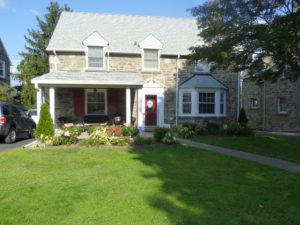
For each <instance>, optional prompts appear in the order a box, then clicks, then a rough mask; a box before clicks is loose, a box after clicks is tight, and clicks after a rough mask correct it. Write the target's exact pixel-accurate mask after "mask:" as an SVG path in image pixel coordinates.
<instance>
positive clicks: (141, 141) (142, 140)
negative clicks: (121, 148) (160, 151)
mask: <svg viewBox="0 0 300 225" xmlns="http://www.w3.org/2000/svg"><path fill="white" fill-rule="evenodd" d="M152 143H153V138H151V137H148V138H147V137H141V136H136V137H135V138H134V139H133V144H134V145H151V144H152Z"/></svg>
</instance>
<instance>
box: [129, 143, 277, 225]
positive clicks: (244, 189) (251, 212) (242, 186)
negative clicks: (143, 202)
mask: <svg viewBox="0 0 300 225" xmlns="http://www.w3.org/2000/svg"><path fill="white" fill-rule="evenodd" d="M158 151H159V154H158ZM131 153H132V154H134V155H135V156H134V159H135V160H139V161H141V162H142V163H144V164H146V165H147V166H150V167H151V168H154V171H155V172H154V173H153V174H149V173H145V172H142V176H144V177H146V178H147V179H159V180H160V181H161V183H162V184H161V191H160V193H161V194H158V195H156V196H148V200H149V204H150V205H151V206H152V207H154V208H157V209H159V210H162V211H163V212H165V213H166V214H167V215H168V218H169V220H170V222H171V223H172V224H184V225H192V224H223V225H224V224H266V223H265V222H266V221H265V219H267V216H266V215H264V213H263V212H262V211H261V210H262V209H261V206H262V205H264V204H265V201H266V200H267V198H268V197H266V196H264V194H263V193H262V192H261V189H265V190H267V189H268V186H269V185H271V184H270V183H269V182H268V181H267V180H266V179H265V178H264V177H262V176H260V175H259V174H260V172H259V168H258V169H257V168H255V166H253V168H252V167H249V165H246V166H243V162H241V161H239V160H231V159H230V157H224V156H221V157H220V156H219V155H215V154H212V153H208V152H205V151H199V150H197V149H191V148H188V147H185V146H180V145H178V146H171V147H161V148H153V149H148V150H147V149H146V150H145V149H144V150H139V149H138V148H133V149H132V151H131ZM271 220H272V219H271ZM276 222H278V221H276ZM268 224H269V223H268ZM270 224H271V223H270ZM276 224H277V223H276Z"/></svg>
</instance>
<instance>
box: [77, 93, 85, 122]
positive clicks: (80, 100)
mask: <svg viewBox="0 0 300 225" xmlns="http://www.w3.org/2000/svg"><path fill="white" fill-rule="evenodd" d="M84 111H85V110H84V89H82V88H74V114H75V116H84V114H85V112H84Z"/></svg>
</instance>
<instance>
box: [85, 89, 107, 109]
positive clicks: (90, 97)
mask: <svg viewBox="0 0 300 225" xmlns="http://www.w3.org/2000/svg"><path fill="white" fill-rule="evenodd" d="M87 113H88V114H104V113H105V94H104V92H99V91H93V92H88V93H87Z"/></svg>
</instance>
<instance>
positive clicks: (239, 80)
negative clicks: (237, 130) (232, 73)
mask: <svg viewBox="0 0 300 225" xmlns="http://www.w3.org/2000/svg"><path fill="white" fill-rule="evenodd" d="M241 73H242V72H241V71H240V72H238V74H237V105H236V121H238V120H239V114H240V107H241V105H240V89H241V85H240V83H241Z"/></svg>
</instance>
